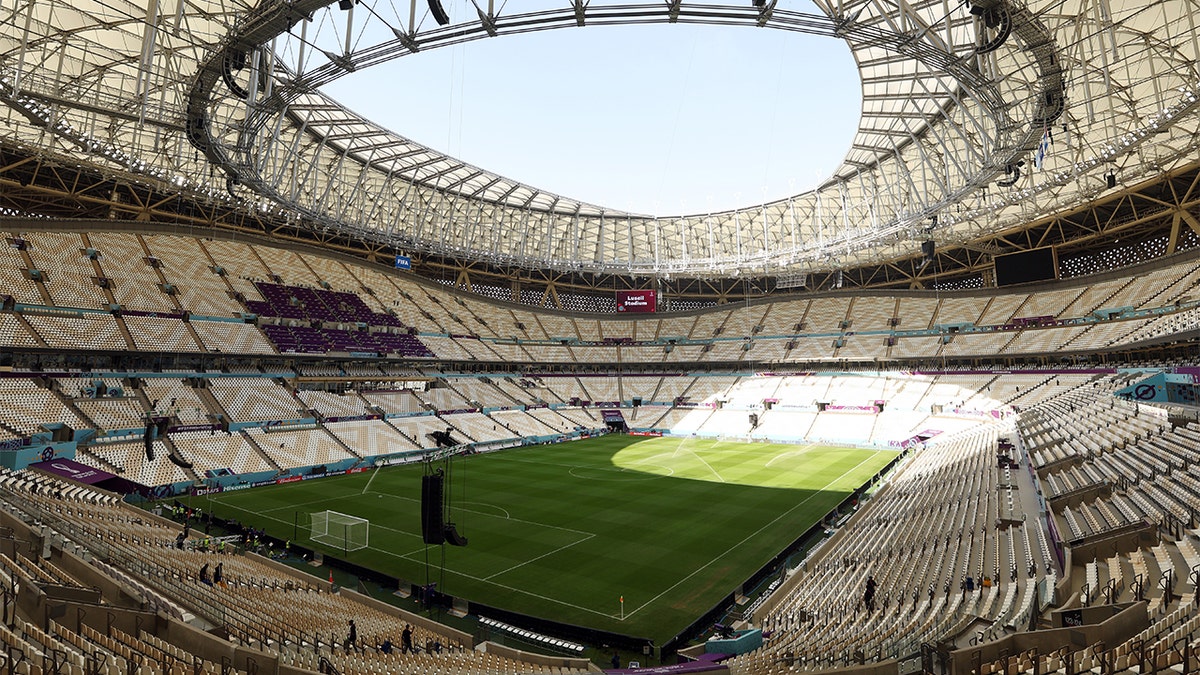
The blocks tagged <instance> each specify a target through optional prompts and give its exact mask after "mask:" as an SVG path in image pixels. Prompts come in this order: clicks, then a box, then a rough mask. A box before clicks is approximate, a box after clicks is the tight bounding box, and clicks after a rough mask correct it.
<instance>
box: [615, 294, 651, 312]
mask: <svg viewBox="0 0 1200 675" xmlns="http://www.w3.org/2000/svg"><path fill="white" fill-rule="evenodd" d="M617 311H618V312H655V311H658V292H657V291H617Z"/></svg>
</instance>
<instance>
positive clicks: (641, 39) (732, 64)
mask: <svg viewBox="0 0 1200 675" xmlns="http://www.w3.org/2000/svg"><path fill="white" fill-rule="evenodd" d="M447 5H448V7H447V9H448V10H449V11H451V13H452V15H453V13H454V12H455V9H456V8H454V7H453V5H451V3H447ZM458 11H464V10H462V9H461V8H459V9H458ZM324 91H325V92H326V93H328V94H330V95H332V96H333V97H334V98H335V99H337V100H338V101H340V102H341V103H343V104H344V105H346V106H347V107H349V108H350V109H352V110H354V111H356V112H358V113H360V114H363V115H364V116H366V117H367V118H369V119H372V120H374V121H375V122H377V123H380V124H383V125H384V126H387V127H388V128H390V129H392V130H393V131H395V132H397V133H400V134H402V135H404V136H407V137H408V138H410V139H412V140H415V141H417V142H419V143H422V144H424V145H427V146H429V147H432V148H435V149H437V150H440V151H443V152H446V153H448V154H450V155H452V156H454V157H457V158H459V159H462V160H465V161H466V162H468V163H470V164H474V165H476V166H478V167H481V168H484V169H487V170H489V171H493V172H495V173H499V174H502V175H504V176H507V177H509V178H512V179H515V180H518V181H521V182H523V183H526V184H529V185H533V186H535V187H538V188H541V189H544V190H549V191H551V192H555V193H558V194H560V195H563V196H567V197H571V198H574V199H578V200H582V201H585V202H589V203H592V204H598V205H601V206H605V207H609V208H614V209H619V210H625V211H632V212H634V213H644V214H650V215H680V214H694V213H706V212H715V211H721V210H726V209H729V208H734V207H744V206H750V205H753V204H760V203H762V202H764V201H770V200H774V199H778V198H781V197H785V196H787V195H790V194H795V193H798V192H803V191H805V190H808V189H811V188H813V187H815V186H816V185H817V184H818V183H820V182H821V181H822V180H823V179H825V178H827V177H828V176H829V175H830V174H831V173H832V172H833V171H834V170H835V169H836V168H837V166H838V165H839V164H840V163H841V160H842V158H843V157H844V156H845V155H846V151H847V150H848V149H849V147H850V144H851V142H852V140H853V137H854V131H855V129H856V128H857V123H858V118H859V111H860V109H861V85H860V82H859V80H858V71H857V69H856V68H855V65H854V60H853V58H852V57H851V55H850V51H849V49H847V48H846V46H845V44H844V43H843V42H841V41H839V40H835V39H832V38H822V37H817V36H811V35H801V34H795V33H786V32H783V31H779V30H771V29H755V28H746V27H732V26H687V25H679V24H675V25H651V26H620V27H618V26H598V27H586V28H570V29H559V30H552V31H545V32H541V33H533V34H526V35H515V36H504V37H498V38H490V39H484V40H478V41H476V42H473V43H470V44H466V45H458V46H455V47H447V48H443V49H436V50H432V51H427V52H420V53H418V54H415V55H410V56H405V57H402V58H399V59H396V60H393V61H391V62H388V63H385V64H382V65H378V66H374V67H372V68H369V69H365V70H362V71H359V72H357V73H354V74H352V75H347V76H345V77H342V78H341V79H339V80H337V81H335V82H333V83H332V84H330V85H328V86H326V87H325V88H324Z"/></svg>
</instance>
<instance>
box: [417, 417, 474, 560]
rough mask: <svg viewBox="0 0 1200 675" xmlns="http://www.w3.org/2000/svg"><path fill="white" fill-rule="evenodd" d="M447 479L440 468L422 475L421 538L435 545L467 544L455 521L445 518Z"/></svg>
mask: <svg viewBox="0 0 1200 675" xmlns="http://www.w3.org/2000/svg"><path fill="white" fill-rule="evenodd" d="M439 433H440V432H439ZM445 480H446V477H445V475H444V474H443V473H442V471H441V470H440V469H439V470H438V471H437V472H435V473H431V474H426V475H424V476H421V539H422V541H424V542H425V543H426V544H432V545H435V546H440V545H441V544H450V545H451V546H466V545H467V538H466V537H464V536H462V535H461V534H459V533H458V529H457V528H456V527H455V525H454V523H447V522H446V520H445V515H444V514H445V512H446V490H445Z"/></svg>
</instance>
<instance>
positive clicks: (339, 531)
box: [309, 511, 371, 552]
mask: <svg viewBox="0 0 1200 675" xmlns="http://www.w3.org/2000/svg"><path fill="white" fill-rule="evenodd" d="M370 530H371V521H369V520H367V519H366V518H359V517H357V516H351V515H347V514H345V513H338V512H337V511H316V512H314V513H313V514H312V534H311V535H310V537H309V538H310V539H312V540H313V541H315V542H317V543H320V544H325V545H326V546H335V547H337V548H340V549H342V550H343V551H347V552H348V551H357V550H359V549H361V548H366V547H367V545H368V543H369V542H370V534H371V532H370Z"/></svg>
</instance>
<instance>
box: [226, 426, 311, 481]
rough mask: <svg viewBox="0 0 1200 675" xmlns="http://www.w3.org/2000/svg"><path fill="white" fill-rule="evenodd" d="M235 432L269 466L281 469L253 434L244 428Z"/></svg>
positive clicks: (280, 470)
mask: <svg viewBox="0 0 1200 675" xmlns="http://www.w3.org/2000/svg"><path fill="white" fill-rule="evenodd" d="M237 433H239V434H241V435H242V438H244V439H246V443H247V444H249V445H250V447H252V448H254V451H255V452H257V453H258V454H259V455H261V456H262V458H263V459H264V460H265V461H266V462H267V464H270V465H271V468H273V469H275V470H276V471H279V472H282V471H283V467H281V466H279V462H277V461H275V458H274V457H272V456H271V453H269V452H267V451H266V449H265V448H263V447H262V446H261V445H259V443H258V441H257V440H256V439H255V438H254V436H252V435H250V434H248V433H246V431H245V430H244V429H243V430H241V431H238V432H237ZM331 435H332V434H331Z"/></svg>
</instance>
